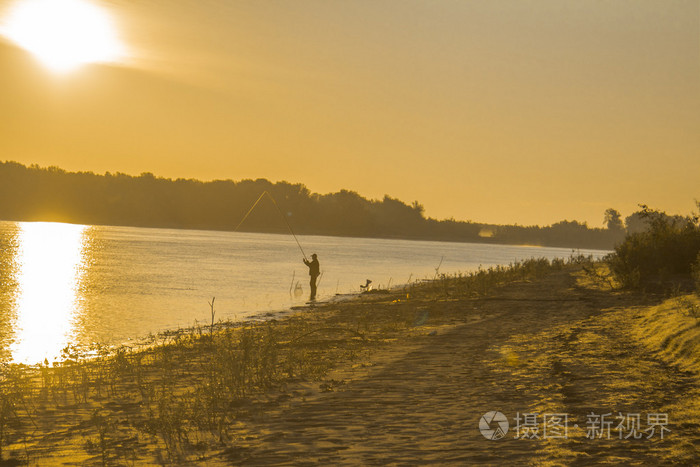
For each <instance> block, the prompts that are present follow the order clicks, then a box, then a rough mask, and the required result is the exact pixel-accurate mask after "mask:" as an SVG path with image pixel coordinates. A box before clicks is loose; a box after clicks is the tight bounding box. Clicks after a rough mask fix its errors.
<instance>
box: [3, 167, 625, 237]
mask: <svg viewBox="0 0 700 467" xmlns="http://www.w3.org/2000/svg"><path fill="white" fill-rule="evenodd" d="M265 191H267V192H269V193H270V194H271V195H272V196H273V197H274V199H275V200H277V203H278V205H279V207H280V209H281V210H282V212H283V215H284V216H286V218H287V221H288V222H289V224H290V225H291V226H292V228H293V229H294V231H295V232H296V233H299V234H312V235H333V236H349V237H376V238H403V239H420V240H441V241H459V242H487V243H507V244H529V245H547V246H561V247H571V248H601V249H609V248H612V247H613V246H614V245H615V244H616V243H617V242H619V241H621V239H622V238H624V235H625V227H624V225H623V223H622V221H621V219H620V214H619V213H618V212H617V211H615V210H614V209H609V210H608V211H606V213H605V220H606V223H607V227H606V228H591V227H589V226H588V225H587V224H586V223H585V222H583V223H581V222H577V221H567V220H564V221H561V222H558V223H555V224H552V225H550V226H519V225H493V224H483V223H476V222H471V221H457V220H454V219H444V220H437V219H433V218H430V217H426V216H425V212H424V209H423V206H422V205H421V204H420V203H419V202H417V201H415V202H413V203H411V204H407V203H404V202H403V201H401V200H398V199H396V198H392V197H391V196H388V195H386V196H384V198H383V199H381V200H374V199H366V198H364V197H362V196H360V195H359V194H358V193H356V192H354V191H349V190H340V191H339V192H337V193H329V194H318V193H312V192H310V191H309V189H308V188H306V187H305V186H304V185H302V184H299V183H297V184H293V183H288V182H277V183H272V182H270V181H268V180H265V179H257V180H241V181H233V180H214V181H210V182H203V181H199V180H194V179H181V178H178V179H169V178H162V177H156V176H155V175H153V174H152V173H143V174H141V175H139V176H132V175H127V174H123V173H114V174H113V173H109V172H107V173H105V174H104V175H101V174H95V173H92V172H68V171H65V170H62V169H60V168H58V167H48V168H42V167H39V166H37V165H31V166H25V165H23V164H20V163H17V162H12V161H7V162H0V219H3V220H16V221H54V222H71V223H80V224H95V225H124V226H137V227H162V228H186V229H207V230H234V229H235V228H236V227H237V226H238V224H239V222H240V221H241V220H242V219H243V218H244V216H245V215H246V213H247V212H248V210H249V209H250V208H251V206H252V205H253V203H255V201H256V200H257V199H258V197H259V196H260V195H261V194H262V193H263V192H265ZM615 215H616V216H617V218H615ZM611 216H612V217H611ZM286 229H287V226H286V224H285V222H284V220H283V219H282V218H281V216H280V213H279V212H278V210H277V208H276V207H275V206H274V204H273V203H271V202H269V200H265V199H263V200H261V202H260V203H259V204H258V206H257V207H256V209H254V210H253V212H251V213H250V215H249V216H248V217H247V218H246V220H245V222H244V223H243V224H242V225H241V226H240V228H239V230H240V231H248V232H268V233H284V232H286Z"/></svg>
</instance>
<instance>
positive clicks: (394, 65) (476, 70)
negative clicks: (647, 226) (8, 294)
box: [0, 0, 700, 226]
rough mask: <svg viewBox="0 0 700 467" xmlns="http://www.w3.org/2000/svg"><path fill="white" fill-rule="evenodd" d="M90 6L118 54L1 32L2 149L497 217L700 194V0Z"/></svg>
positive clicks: (3, 11)
mask: <svg viewBox="0 0 700 467" xmlns="http://www.w3.org/2000/svg"><path fill="white" fill-rule="evenodd" d="M22 1H26V0H18V2H22ZM18 2H14V1H7V0H0V23H2V17H3V15H4V16H5V17H7V16H8V14H9V11H11V10H10V7H11V6H12V5H13V4H15V3H18ZM94 3H96V4H98V5H102V6H103V7H105V8H106V9H108V11H109V12H110V14H111V15H112V18H113V21H114V25H115V28H116V29H117V30H118V33H119V36H120V38H121V40H122V42H123V44H124V50H125V54H124V58H123V59H122V60H121V61H120V62H119V63H112V64H92V65H87V66H84V67H82V68H79V69H76V70H73V71H71V72H67V73H56V72H53V71H51V70H49V69H48V68H47V67H46V66H45V65H44V64H42V63H41V62H40V61H39V60H37V59H36V58H35V56H34V55H32V54H30V53H28V52H26V51H25V50H24V49H22V48H20V47H18V46H17V45H16V44H15V43H14V42H13V41H12V40H10V39H8V38H3V37H2V36H0V160H16V161H19V162H22V163H26V164H31V163H37V164H40V165H42V166H45V165H57V166H60V167H62V168H65V169H68V170H90V171H95V172H99V173H103V172H105V171H111V172H117V171H120V172H125V173H130V174H139V173H141V172H146V171H148V172H153V173H155V174H156V175H161V176H167V177H173V178H177V177H183V178H199V179H204V180H209V179H226V178H231V179H234V180H238V179H243V178H268V179H270V180H273V181H277V180H287V181H290V182H301V183H304V184H306V185H307V186H308V187H309V189H311V190H312V191H317V192H321V193H325V192H330V191H337V190H339V189H341V188H346V189H350V190H354V191H357V192H359V193H360V194H362V195H364V196H367V197H371V198H380V197H383V196H384V194H389V195H391V196H394V197H398V198H400V199H402V200H404V201H406V202H411V201H413V200H419V201H420V202H421V203H423V204H424V205H425V207H426V212H427V214H428V215H430V216H432V217H438V218H444V217H454V218H456V219H471V220H474V221H482V222H496V223H514V222H517V223H520V224H534V223H547V224H548V223H552V222H555V221H558V220H561V219H578V220H585V221H588V222H589V224H591V225H594V226H600V225H602V220H603V219H602V218H603V211H604V210H605V209H606V208H608V207H615V208H617V209H619V210H621V211H622V212H623V214H625V215H627V214H629V213H630V212H631V211H633V210H634V209H635V208H636V205H637V203H646V204H649V205H651V206H653V207H658V208H661V209H666V210H669V211H672V212H683V213H688V212H689V211H690V210H691V209H693V207H694V201H693V200H694V199H695V198H700V188H699V187H700V2H699V1H698V0H688V1H682V0H659V1H647V0H629V1H627V0H610V1H605V0H599V1H594V0H585V1H565V0H553V1H547V0H535V1H526V0H522V1H494V0H489V1H468V0H459V1H447V0H433V1H428V0H421V1H410V0H400V1H399V0H370V1H358V0H345V1H329V0H319V1H310V0H297V1H260V0H255V1H233V0H228V1H224V0H219V1H211V0H186V1H185V0H142V1H138V2H137V1H126V0H114V1H105V2H94ZM52 21H53V20H52ZM55 21H69V20H68V19H61V18H57V19H56V20H55Z"/></svg>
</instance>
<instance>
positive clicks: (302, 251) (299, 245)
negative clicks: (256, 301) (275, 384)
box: [233, 190, 308, 261]
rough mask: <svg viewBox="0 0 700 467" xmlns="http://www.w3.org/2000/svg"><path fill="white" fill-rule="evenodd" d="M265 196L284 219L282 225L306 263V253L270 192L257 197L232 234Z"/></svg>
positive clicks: (264, 192)
mask: <svg viewBox="0 0 700 467" xmlns="http://www.w3.org/2000/svg"><path fill="white" fill-rule="evenodd" d="M265 195H267V196H268V197H269V198H270V200H271V201H272V204H274V205H275V207H276V208H277V212H279V213H280V216H282V219H284V223H285V224H287V228H288V229H289V233H291V234H292V237H294V240H295V241H296V242H297V246H298V247H299V250H301V254H302V256H304V259H305V260H307V261H308V258H307V257H306V253H304V249H303V248H302V247H301V243H299V239H298V238H297V236H296V234H295V233H294V230H292V226H291V225H290V224H289V221H288V220H287V216H285V215H284V213H283V212H282V210H281V209H280V207H279V205H278V204H277V201H275V198H274V197H273V196H272V194H271V193H270V192H268V191H267V190H265V191H263V192H262V194H261V195H260V196H259V197H258V199H257V200H256V201H255V202H254V203H253V205H252V206H251V207H250V209H248V212H246V213H245V216H243V219H241V221H240V222H239V223H238V225H237V226H236V228H235V229H233V231H234V232H237V231H238V228H239V227H240V226H241V225H242V224H243V222H245V220H246V219H247V218H248V216H249V215H250V213H251V212H253V209H255V206H257V205H258V203H259V202H260V201H261V200H262V199H263V197H264V196H265Z"/></svg>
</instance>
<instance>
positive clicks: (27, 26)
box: [0, 0, 125, 72]
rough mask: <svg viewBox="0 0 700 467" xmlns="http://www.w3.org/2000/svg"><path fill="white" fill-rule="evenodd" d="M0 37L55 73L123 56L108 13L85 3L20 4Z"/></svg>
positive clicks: (30, 0) (43, 0)
mask: <svg viewBox="0 0 700 467" xmlns="http://www.w3.org/2000/svg"><path fill="white" fill-rule="evenodd" d="M0 34H2V35H3V36H5V37H7V38H8V39H10V40H11V41H13V42H14V43H16V44H17V45H19V46H20V47H22V48H23V49H25V50H27V51H29V52H30V53H32V54H33V55H34V56H35V57H36V58H37V59H38V60H39V61H40V62H41V63H42V64H44V65H45V66H46V67H47V68H49V69H50V70H52V71H55V72H67V71H71V70H74V69H76V68H78V67H80V66H82V65H86V64H89V63H109V62H118V61H120V59H123V58H124V56H125V51H124V46H123V45H122V43H121V41H120V40H119V38H118V36H117V34H116V30H115V28H114V25H113V22H112V19H111V17H110V16H109V14H108V13H107V11H106V10H104V9H103V8H101V7H99V6H98V5H97V4H95V3H91V2H89V1H87V0H19V1H17V3H16V4H15V5H14V6H13V8H12V9H11V10H10V11H9V14H8V15H7V17H6V18H5V19H4V20H3V21H2V22H1V23H0Z"/></svg>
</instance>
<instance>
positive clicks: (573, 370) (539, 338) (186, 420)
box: [0, 261, 700, 465]
mask: <svg viewBox="0 0 700 467" xmlns="http://www.w3.org/2000/svg"><path fill="white" fill-rule="evenodd" d="M587 268H590V265H587ZM595 277H596V276H593V275H586V274H585V273H584V271H583V270H582V265H581V264H570V265H564V264H563V263H562V262H556V263H555V265H554V266H551V265H549V264H548V263H547V262H546V261H529V262H526V263H524V265H520V266H516V267H515V268H510V269H508V268H498V269H496V270H492V271H491V272H485V271H483V272H480V273H475V274H472V275H470V276H468V277H467V276H465V277H443V278H441V279H439V280H436V281H433V282H430V283H426V284H421V285H413V286H406V287H405V288H403V289H400V290H393V291H391V292H390V293H375V294H364V295H362V296H361V297H359V298H358V299H357V300H350V301H344V302H340V303H328V304H321V305H319V306H316V307H313V308H309V309H306V310H302V311H300V312H298V313H294V314H291V315H289V316H287V317H284V318H280V319H273V320H269V321H266V322H262V323H257V324H250V325H245V326H240V327H230V328H219V329H209V328H207V327H202V328H199V329H198V330H195V331H194V332H192V333H187V334H182V333H178V334H174V335H171V336H169V337H168V336H165V337H163V342H161V343H160V345H157V346H154V347H152V348H148V349H144V350H140V351H129V350H127V349H122V350H121V351H119V352H117V353H116V354H114V355H107V354H105V355H103V356H100V357H98V358H97V359H95V360H94V361H90V362H83V361H73V360H71V359H70V358H68V359H67V360H66V361H65V362H64V363H63V364H62V365H61V366H60V367H57V368H49V367H43V368H40V369H27V368H22V367H18V366H9V367H5V368H3V374H4V378H3V381H2V392H3V399H2V401H3V402H2V405H1V407H0V409H1V410H0V415H1V417H0V425H2V426H0V428H2V429H1V430H0V433H1V434H0V437H1V439H0V441H1V442H2V448H3V450H2V455H3V459H5V460H6V462H10V463H12V462H15V463H25V462H28V463H29V464H31V465H55V464H59V463H64V464H95V465H100V464H121V465H142V464H154V463H155V464H158V463H160V464H168V463H175V464H196V463H200V464H202V465H230V464H231V463H245V464H260V465H262V464H266V465H267V464H298V463H320V464H327V465H328V464H365V465H367V464H379V463H382V464H384V463H391V462H394V463H415V462H420V463H424V462H438V463H462V464H464V463H470V462H482V463H505V462H509V463H528V462H531V463H566V464H569V463H576V462H580V463H590V462H609V463H635V462H637V463H668V462H683V463H697V461H698V459H699V457H698V447H699V446H698V444H697V443H698V442H697V439H698V438H700V437H699V436H698V435H699V434H700V428H699V427H700V410H699V409H698V407H699V405H700V404H699V403H698V401H700V397H699V394H698V389H697V388H698V387H700V385H698V382H699V381H698V373H697V371H698V368H697V367H696V366H693V362H697V361H698V360H697V356H698V354H699V353H700V352H698V339H699V338H698V329H700V328H699V327H698V326H697V324H696V323H697V320H696V318H695V317H693V316H691V315H692V310H693V308H692V306H693V305H694V304H696V301H695V299H694V298H692V297H675V298H672V299H669V300H664V299H663V298H661V297H655V296H644V295H640V294H633V293H623V292H620V291H617V290H614V289H612V288H611V287H610V286H609V285H608V284H607V283H606V282H605V281H600V280H594V279H595ZM489 411H500V412H502V413H503V414H505V416H506V417H507V419H508V421H509V425H510V427H509V428H510V429H509V431H508V433H507V434H506V436H505V438H503V439H500V440H488V439H486V438H485V437H484V436H482V434H481V433H480V431H479V420H480V418H481V417H482V415H484V414H485V413H487V412H489ZM518 413H520V414H525V413H530V414H539V417H535V420H530V421H532V422H533V424H531V426H530V427H529V433H532V432H533V431H534V430H535V428H536V429H537V430H538V431H537V432H536V434H537V435H538V436H537V437H534V439H522V437H521V438H520V439H515V438H514V436H515V434H516V427H515V418H516V415H517V414H518ZM608 413H610V414H611V415H610V416H609V420H612V421H614V422H615V423H614V424H613V425H612V426H611V431H610V439H608V436H607V435H606V434H605V433H604V435H603V436H600V437H598V436H597V435H598V434H599V433H594V434H595V435H596V436H595V437H594V439H588V438H587V437H586V435H587V434H588V433H587V431H588V430H587V428H588V427H590V424H588V423H587V422H589V421H590V420H592V418H590V415H591V414H594V415H604V414H608ZM547 414H549V415H552V414H566V415H567V419H566V424H560V426H566V428H567V432H566V433H565V435H566V436H559V437H553V436H552V435H553V434H556V432H554V431H552V430H553V429H554V428H555V427H554V426H550V431H549V433H548V435H549V436H545V432H544V428H545V423H544V420H543V418H542V417H544V416H545V415H547ZM620 414H621V415H622V418H621V419H620V420H619V421H617V420H616V419H615V417H616V416H620ZM634 414H639V415H640V419H639V420H640V424H639V426H638V427H637V428H639V430H637V431H635V430H631V428H634V427H631V428H630V423H633V422H630V421H629V420H633V421H634V420H636V418H635V417H634V416H633V415H634ZM661 414H665V415H666V416H667V422H668V423H667V424H665V425H658V424H657V425H656V430H655V432H654V433H653V434H652V436H648V435H649V434H650V431H649V430H648V428H649V423H647V422H649V421H654V420H656V421H659V416H660V415H661ZM629 415H632V416H631V417H630V416H629ZM650 415H652V416H654V417H656V418H655V419H654V420H650V419H648V418H647V417H648V416H650ZM657 415H658V416H657ZM550 420H551V419H550ZM620 421H622V422H625V423H622V425H623V428H625V430H626V431H624V433H623V434H624V435H627V434H629V433H633V434H632V435H631V436H629V437H628V438H627V439H620V432H621V430H616V428H617V427H618V425H619V423H620ZM661 421H662V422H663V417H661ZM534 422H538V423H536V424H535V423H534ZM576 425H577V426H576ZM601 426H602V427H603V428H604V427H605V426H610V425H601ZM662 426H663V427H664V428H665V429H667V430H670V431H664V432H663V434H664V438H663V439H661V437H660V434H661V433H660V432H661V431H663V430H661V427H662ZM644 430H647V431H644ZM518 431H520V433H521V434H522V433H523V430H518ZM603 431H604V430H603ZM639 433H642V435H640V436H637V434H639ZM559 434H560V435H563V434H564V433H562V432H559ZM623 438H624V437H623ZM635 438H639V439H635Z"/></svg>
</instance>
